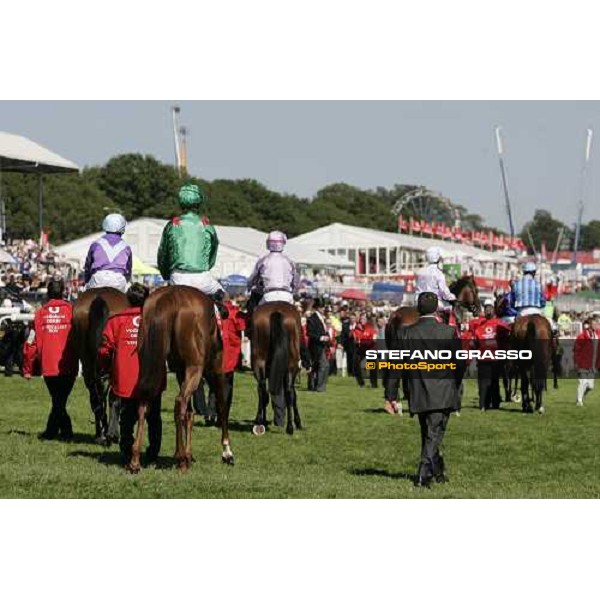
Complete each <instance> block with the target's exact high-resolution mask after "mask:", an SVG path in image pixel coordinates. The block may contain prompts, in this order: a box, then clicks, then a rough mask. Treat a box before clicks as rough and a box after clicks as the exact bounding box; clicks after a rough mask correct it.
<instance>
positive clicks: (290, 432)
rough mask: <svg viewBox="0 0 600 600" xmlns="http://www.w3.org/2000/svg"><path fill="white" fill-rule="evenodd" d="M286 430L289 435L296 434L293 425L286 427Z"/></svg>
mask: <svg viewBox="0 0 600 600" xmlns="http://www.w3.org/2000/svg"><path fill="white" fill-rule="evenodd" d="M285 432H286V433H287V434H288V435H294V428H293V427H286V429H285Z"/></svg>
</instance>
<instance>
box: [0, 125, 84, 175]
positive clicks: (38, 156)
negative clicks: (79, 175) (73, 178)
mask: <svg viewBox="0 0 600 600" xmlns="http://www.w3.org/2000/svg"><path fill="white" fill-rule="evenodd" d="M0 170H1V171H21V172H24V173H65V172H69V171H79V167H78V166H77V165H76V164H75V163H74V162H71V161H70V160H67V159H66V158H63V157H62V156H59V155H58V154H56V153H54V152H51V151H50V150H48V149H47V148H44V147H43V146H40V145H39V144H36V143H35V142H32V141H31V140H30V139H27V138H26V137H23V136H20V135H15V134H12V133H6V132H4V131H0Z"/></svg>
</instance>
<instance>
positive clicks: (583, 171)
mask: <svg viewBox="0 0 600 600" xmlns="http://www.w3.org/2000/svg"><path fill="white" fill-rule="evenodd" d="M591 149H592V130H591V129H588V130H587V140H586V143H585V159H584V161H583V168H582V169H581V178H580V181H579V206H578V209H577V225H576V226H575V244H574V245H573V263H574V264H575V265H576V264H577V251H578V250H579V242H580V237H581V219H582V217H583V197H584V195H585V176H586V173H587V167H588V163H589V162H590V152H591Z"/></svg>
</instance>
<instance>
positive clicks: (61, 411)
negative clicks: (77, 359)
mask: <svg viewBox="0 0 600 600" xmlns="http://www.w3.org/2000/svg"><path fill="white" fill-rule="evenodd" d="M76 377H77V375H76V374H73V375H56V376H53V377H44V383H45V384H46V387H47V388H48V392H50V398H51V400H52V408H51V409H50V415H49V416H48V422H47V424H46V431H45V432H44V434H45V435H46V436H47V437H56V436H58V435H60V436H61V437H65V438H71V437H73V426H72V424H71V417H69V414H68V413H67V400H68V399H69V394H70V393H71V390H72V389H73V386H74V385H75V379H76Z"/></svg>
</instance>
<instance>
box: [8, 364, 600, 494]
mask: <svg viewBox="0 0 600 600" xmlns="http://www.w3.org/2000/svg"><path fill="white" fill-rule="evenodd" d="M575 385H576V381H563V382H561V389H560V390H559V391H558V392H555V391H553V390H551V391H550V392H549V393H548V395H547V404H546V406H547V411H546V414H545V415H544V416H539V415H522V414H521V413H520V412H519V407H518V406H517V405H515V404H511V405H506V404H505V405H503V410H500V411H493V412H488V413H485V414H482V413H480V411H479V410H477V409H476V407H475V393H476V385H475V384H474V382H469V383H468V385H467V391H466V394H465V398H464V401H463V410H462V413H461V416H460V417H455V416H452V417H451V420H450V423H449V427H448V431H447V434H446V438H445V442H444V447H443V452H444V456H445V459H446V464H447V467H448V474H449V477H450V482H449V483H447V484H445V485H435V486H434V487H433V488H432V489H431V490H422V489H416V488H414V487H413V485H412V483H411V481H410V480H409V479H408V477H409V476H411V475H412V474H413V473H414V471H415V467H416V464H417V462H418V454H419V427H418V423H417V421H416V420H415V419H411V418H409V417H408V416H404V417H392V416H390V415H388V414H387V413H385V412H383V410H382V407H383V400H382V391H381V388H380V389H378V390H372V389H369V388H365V389H359V388H358V387H357V386H356V384H355V382H354V381H353V380H351V379H341V378H335V377H334V378H330V382H329V387H328V391H327V393H325V394H310V393H307V392H305V391H301V392H300V393H299V399H298V402H299V407H300V411H301V413H302V417H303V420H304V424H305V429H304V430H302V431H299V432H297V433H295V434H294V435H293V436H288V435H286V434H285V432H283V431H281V430H279V429H277V428H275V429H271V430H270V431H269V432H268V433H267V435H265V436H263V437H261V438H257V437H254V436H253V435H252V434H251V432H250V421H249V420H250V419H251V418H252V417H253V415H254V413H255V410H256V392H255V391H254V390H255V388H254V385H253V380H252V379H251V377H250V375H248V374H244V375H241V374H237V375H236V392H235V398H234V407H233V410H232V434H231V435H232V444H233V451H234V453H235V457H236V465H235V466H234V467H229V466H225V465H223V464H221V457H220V444H219V440H220V437H219V436H220V434H219V431H218V430H216V429H213V428H206V427H204V426H203V425H202V424H201V423H198V424H197V425H196V427H195V428H194V458H195V462H194V464H193V465H192V468H191V470H190V471H189V472H188V473H187V474H185V475H180V474H179V473H178V472H177V471H176V470H175V468H174V467H173V463H172V460H171V459H170V457H172V455H173V452H174V447H175V445H174V425H173V419H172V401H171V399H172V398H173V396H174V390H175V386H174V382H173V380H170V381H169V390H168V392H167V393H166V394H165V396H164V401H163V402H164V403H163V421H164V439H163V448H162V453H161V458H162V457H164V460H162V462H161V464H160V465H159V467H158V468H156V467H149V468H145V469H143V471H142V473H141V474H139V475H137V476H132V475H127V474H126V473H125V472H124V471H123V470H122V468H121V467H120V466H119V464H118V450H117V448H116V447H114V446H113V447H112V448H110V449H108V450H107V449H103V448H100V447H99V446H97V445H95V444H93V443H92V441H91V434H92V432H93V426H92V425H91V424H90V412H89V408H88V405H87V399H86V396H85V394H84V387H83V384H82V382H81V381H78V382H77V384H76V387H75V390H74V392H73V395H72V397H71V399H70V401H69V411H70V413H71V416H72V418H73V425H74V429H75V432H76V433H77V439H76V441H75V442H72V443H62V442H42V441H39V440H38V439H37V437H36V434H37V433H38V432H39V431H41V429H42V428H43V426H44V425H45V420H46V417H47V412H48V408H49V400H48V397H47V394H46V391H45V388H44V385H43V382H42V381H41V380H40V379H35V380H33V381H31V382H29V383H28V382H26V381H24V380H22V379H20V378H17V377H14V378H12V379H4V378H2V379H0V389H1V398H2V400H1V402H2V410H1V411H0V457H1V459H0V497H5V498H9V497H10V498H14V497H18V498H40V497H42V498H99V497H101V498H105V497H108V498H170V497H175V498H472V497H481V498H566V497H569V498H582V497H594V498H597V497H599V496H600V477H599V476H598V469H599V467H600V456H599V449H598V446H599V444H598V430H599V428H600V399H598V397H597V395H598V393H597V392H596V391H595V392H592V393H591V394H589V395H588V397H587V399H586V406H585V407H583V408H576V407H575V398H574V393H575ZM269 418H271V416H269Z"/></svg>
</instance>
